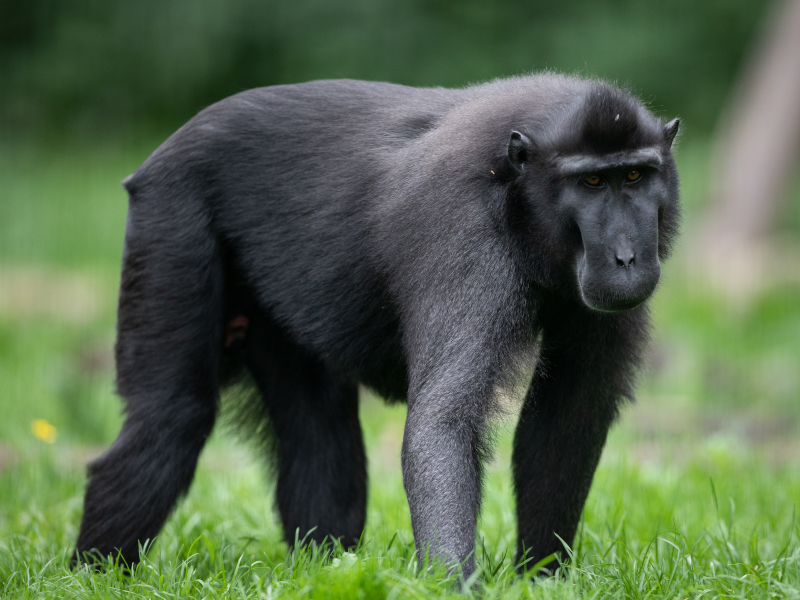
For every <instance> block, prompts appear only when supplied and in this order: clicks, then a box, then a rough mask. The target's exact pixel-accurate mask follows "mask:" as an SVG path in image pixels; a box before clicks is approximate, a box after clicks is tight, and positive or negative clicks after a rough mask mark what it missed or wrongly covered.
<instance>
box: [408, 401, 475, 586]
mask: <svg viewBox="0 0 800 600" xmlns="http://www.w3.org/2000/svg"><path fill="white" fill-rule="evenodd" d="M451 402H456V400H455V399H451V400H444V399H443V398H442V397H438V398H433V397H430V396H428V397H427V398H418V399H416V400H412V401H410V402H409V410H408V416H407V418H406V428H405V435H404V437H403V451H402V464H403V483H404V485H405V489H406V494H407V496H408V505H409V508H410V509H411V525H412V527H413V529H414V540H415V542H416V546H417V557H418V559H419V561H420V564H422V563H423V562H424V561H425V558H426V557H427V556H428V555H430V557H431V558H432V559H437V558H438V559H439V560H442V561H444V562H445V563H447V564H449V565H451V566H452V567H453V568H458V567H460V568H461V573H462V575H463V577H464V578H467V577H469V576H470V575H471V574H472V572H473V571H474V570H475V559H474V549H475V527H476V521H477V518H478V512H479V510H480V499H481V480H482V461H481V455H482V447H481V430H482V429H483V423H482V418H480V416H473V415H464V414H458V413H459V412H460V411H458V410H453V408H454V406H453V405H450V406H448V404H449V403H451Z"/></svg>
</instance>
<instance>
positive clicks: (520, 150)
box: [508, 131, 533, 173]
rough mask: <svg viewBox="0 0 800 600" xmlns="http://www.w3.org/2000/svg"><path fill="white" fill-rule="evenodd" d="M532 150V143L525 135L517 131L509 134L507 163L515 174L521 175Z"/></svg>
mask: <svg viewBox="0 0 800 600" xmlns="http://www.w3.org/2000/svg"><path fill="white" fill-rule="evenodd" d="M532 150H533V143H532V142H531V140H530V138H529V137H528V136H527V135H525V134H524V133H520V132H519V131H512V132H511V139H510V140H508V161H509V162H510V163H511V166H512V167H514V169H515V170H516V171H517V172H519V173H522V170H523V168H524V167H525V163H526V162H528V159H529V158H530V155H531V151H532Z"/></svg>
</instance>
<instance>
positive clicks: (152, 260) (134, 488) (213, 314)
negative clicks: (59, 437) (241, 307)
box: [76, 198, 223, 564]
mask: <svg viewBox="0 0 800 600" xmlns="http://www.w3.org/2000/svg"><path fill="white" fill-rule="evenodd" d="M198 205H199V203H194V204H192V203H190V202H187V203H186V205H185V206H183V205H182V206H181V208H180V211H182V212H183V213H186V214H178V215H175V214H174V213H175V212H176V209H175V207H174V206H171V205H170V204H169V203H166V202H165V203H163V208H162V207H161V206H160V205H158V204H157V203H153V202H150V203H149V204H148V203H147V199H146V198H145V199H141V201H140V200H139V199H137V200H135V201H132V202H131V207H130V210H129V213H128V224H127V231H126V249H125V254H124V257H123V272H122V283H121V288H120V299H119V311H118V322H117V345H116V359H117V388H118V392H119V394H120V395H121V396H122V397H123V399H124V400H125V404H126V412H127V418H126V421H125V424H124V426H123V428H122V431H121V433H120V434H119V437H118V438H117V440H116V441H115V442H114V444H113V445H112V446H111V448H110V449H109V450H108V452H106V454H104V455H103V456H102V457H101V458H99V459H98V460H96V461H95V462H93V463H92V464H91V465H90V467H89V484H88V486H87V490H86V496H85V501H84V513H83V519H82V522H81V529H80V534H79V537H78V543H77V548H76V555H77V556H76V558H81V559H82V558H88V556H87V554H89V555H92V560H93V559H95V558H97V557H98V556H99V557H106V556H109V555H112V556H114V557H116V555H117V553H121V557H122V559H124V561H125V562H127V563H128V564H131V563H134V562H136V561H137V560H138V558H139V545H140V544H142V543H144V542H145V541H146V540H152V539H153V538H154V537H155V536H156V534H158V532H159V530H160V529H161V527H162V525H163V524H164V522H165V520H166V519H167V517H168V516H169V513H170V512H171V510H172V509H173V507H174V506H175V503H176V501H177V499H178V497H179V496H181V495H182V494H184V493H185V492H186V491H187V490H188V488H189V486H190V484H191V482H192V479H193V476H194V471H195V468H196V465H197V459H198V456H199V453H200V451H201V449H202V447H203V445H204V443H205V440H206V438H207V437H208V435H209V434H210V432H211V430H212V427H213V425H214V420H215V416H216V411H217V398H218V393H219V392H218V387H219V386H218V365H219V351H220V350H219V348H220V344H221V341H220V338H221V320H222V309H221V305H222V296H223V292H222V289H223V282H222V279H223V278H222V266H221V259H220V255H219V249H218V246H217V243H216V240H215V239H214V237H213V234H212V233H211V231H210V227H209V223H208V220H207V219H205V217H204V215H203V212H202V210H201V208H200V207H199V206H198ZM168 211H172V212H171V213H168ZM180 211H179V212H180Z"/></svg>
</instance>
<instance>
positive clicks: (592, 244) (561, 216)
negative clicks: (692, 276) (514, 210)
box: [508, 107, 680, 312]
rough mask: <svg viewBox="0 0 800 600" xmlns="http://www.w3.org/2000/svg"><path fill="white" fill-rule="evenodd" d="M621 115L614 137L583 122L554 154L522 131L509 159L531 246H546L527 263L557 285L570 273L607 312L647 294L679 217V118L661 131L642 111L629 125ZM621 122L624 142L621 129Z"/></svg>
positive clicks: (587, 300) (584, 297)
mask: <svg viewBox="0 0 800 600" xmlns="http://www.w3.org/2000/svg"><path fill="white" fill-rule="evenodd" d="M617 110H619V113H617V114H616V117H614V116H611V117H608V116H607V117H608V118H606V121H609V122H610V123H611V126H610V127H609V128H607V129H608V131H599V132H597V131H592V132H590V133H591V135H589V134H587V133H586V130H587V128H588V129H592V127H594V128H595V129H597V127H596V123H594V121H591V122H590V123H589V125H591V127H589V125H587V124H586V123H584V124H583V126H582V127H579V128H578V129H577V133H576V134H574V135H572V137H573V138H574V140H577V141H574V140H571V139H570V134H569V128H568V127H565V128H564V129H565V130H566V131H567V134H561V135H560V136H558V137H557V138H556V140H557V141H556V143H555V144H554V146H553V147H550V148H545V147H542V146H540V145H537V144H536V143H535V142H534V141H533V140H532V139H531V137H529V136H527V135H525V134H523V133H521V132H519V131H516V130H515V131H512V134H511V138H510V140H509V142H508V161H509V163H510V164H511V166H512V167H513V169H514V171H515V172H516V173H517V177H518V179H517V181H518V182H520V183H521V185H522V189H523V190H524V196H525V197H526V206H527V207H528V214H529V215H530V216H529V223H530V224H531V225H529V226H530V227H531V231H532V233H533V235H532V236H531V237H530V238H529V239H530V241H531V245H532V246H536V245H537V243H538V245H539V247H540V249H539V251H538V252H533V253H531V261H530V262H531V263H534V264H536V263H538V264H542V263H549V264H548V265H547V269H546V271H549V272H551V273H559V276H558V277H556V278H555V279H556V280H558V281H559V282H561V284H562V285H563V282H564V281H565V280H566V277H567V276H568V275H570V276H571V277H572V280H571V281H574V282H576V284H577V286H576V287H577V293H578V295H579V297H580V299H581V301H582V302H583V303H584V304H585V305H586V306H588V307H589V308H591V309H593V310H599V311H604V312H616V311H621V310H630V309H633V308H636V307H637V306H639V305H640V304H641V303H642V302H644V301H645V300H647V299H648V298H649V297H650V295H651V294H652V293H653V291H654V290H655V288H656V286H657V285H658V280H659V278H660V277H661V260H663V259H664V258H666V256H667V254H668V253H669V249H670V242H671V240H672V239H673V238H674V236H675V233H676V231H677V227H678V220H679V212H680V209H679V203H678V178H677V171H676V169H675V163H674V160H673V158H672V153H671V146H672V142H673V140H674V138H675V135H676V133H677V130H678V125H679V121H678V120H677V119H674V120H673V121H670V122H669V123H667V124H665V125H662V124H661V123H660V122H659V121H657V120H656V119H654V118H653V117H651V116H648V115H646V114H644V113H635V114H633V116H630V115H629V116H628V119H627V120H628V121H630V123H628V124H625V123H624V121H625V119H620V118H619V115H620V114H624V112H625V111H624V107H623V108H619V109H614V110H613V111H612V113H614V112H616V111H617ZM588 114H589V116H592V115H591V111H588ZM593 118H594V117H593ZM598 118H599V117H598ZM640 121H643V122H640ZM618 123H623V125H624V128H625V129H624V131H623V132H622V134H625V135H622V134H620V133H619V132H615V130H614V128H615V127H617V124H618ZM601 129H602V128H601ZM638 130H648V131H649V139H647V138H645V136H639V138H636V136H634V135H631V134H630V132H631V131H633V132H634V133H635V132H636V131H638ZM615 137H616V138H619V139H616V140H615ZM609 139H611V140H612V141H614V143H613V144H612V143H608V140H609ZM587 140H588V141H587ZM592 140H594V141H593V142H592ZM643 141H645V142H649V143H642V142H643ZM590 142H592V143H590ZM548 172H549V173H550V176H549V177H547V176H546V175H545V173H548ZM544 179H548V180H549V181H550V184H549V185H550V186H551V187H550V189H549V190H548V191H544V189H543V187H542V186H540V185H537V182H540V181H542V180H544ZM543 198H547V199H548V200H544V199H543ZM543 234H544V235H543ZM547 234H549V235H547ZM541 240H546V241H545V242H544V243H543V242H542V241H541ZM543 246H544V247H545V250H546V251H543V250H542V249H541V248H542V247H543ZM569 287H572V283H571V282H570V284H569ZM573 289H574V288H573ZM571 291H572V290H569V292H571Z"/></svg>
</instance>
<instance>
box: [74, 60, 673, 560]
mask: <svg viewBox="0 0 800 600" xmlns="http://www.w3.org/2000/svg"><path fill="white" fill-rule="evenodd" d="M675 131H676V125H675V124H674V123H673V124H670V125H669V126H668V127H666V126H665V125H664V124H663V123H662V122H661V121H660V120H658V119H656V118H655V117H653V116H652V115H651V114H650V113H649V112H647V110H645V109H644V108H643V107H642V106H641V105H640V104H639V103H638V102H637V101H636V100H634V99H633V98H631V97H630V96H628V95H627V94H625V93H623V92H621V91H620V90H618V89H617V88H614V87H612V86H610V85H608V84H605V83H601V82H596V81H588V80H580V79H575V78H570V77H563V76H557V75H551V74H543V75H535V76H530V77H521V78H515V79H509V80H502V81H496V82H493V83H489V84H486V85H481V86H475V87H470V88H466V89H462V90H446V89H414V88H407V87H402V86H397V85H390V84H382V83H365V82H356V81H318V82H312V83H307V84H301V85H292V86H278V87H270V88H262V89H256V90H251V91H248V92H244V93H241V94H238V95H236V96H233V97H231V98H228V99H226V100H223V101H222V102H219V103H218V104H215V105H214V106H211V107H209V108H208V109H206V110H204V111H203V112H201V113H200V114H199V115H198V116H197V117H195V118H194V119H193V120H192V121H190V122H189V123H188V124H187V125H185V126H184V127H183V128H181V129H180V130H179V131H178V132H176V133H175V134H174V135H173V136H172V137H170V138H169V140H167V141H166V142H165V143H164V144H163V145H162V146H161V147H160V148H158V150H156V151H155V152H154V153H153V155H152V156H150V158H148V159H147V161H145V163H144V164H143V165H142V166H141V167H140V168H139V170H138V171H136V173H134V174H133V175H132V176H131V177H130V178H129V179H128V180H127V181H126V182H125V185H126V187H127V189H128V191H129V193H130V208H129V217H128V225H127V231H126V250H125V255H124V260H123V262H124V264H123V273H122V285H121V291H120V300H119V321H118V340H117V382H118V388H119V393H120V395H121V396H123V398H124V399H125V401H126V403H127V415H128V416H127V421H126V423H125V426H124V428H123V431H122V433H121V434H120V436H119V438H118V439H117V441H116V442H115V443H114V445H113V446H112V447H111V449H110V450H109V451H108V452H107V453H106V454H105V455H104V456H103V457H102V458H100V459H99V460H97V461H96V462H95V463H93V464H92V465H91V467H90V470H89V472H90V482H89V486H88V489H87V493H86V503H85V510H84V515H83V522H82V525H81V533H80V537H79V540H78V545H77V552H78V554H79V555H82V554H83V553H86V552H89V551H92V550H96V551H97V552H99V553H100V554H101V555H107V554H109V553H113V552H115V551H116V550H120V551H121V552H122V555H123V557H124V558H125V559H126V560H127V561H128V562H133V561H135V560H137V558H138V552H137V548H138V544H139V542H142V541H144V540H145V539H148V538H152V537H153V536H155V535H156V534H157V533H158V531H159V529H160V527H161V526H162V525H163V523H164V520H165V519H166V518H167V516H168V515H169V512H170V511H171V510H172V508H173V506H174V504H175V502H176V500H177V498H178V497H179V496H180V495H181V494H182V493H184V492H185V491H186V490H187V488H188V486H189V484H190V482H191V480H192V476H193V473H194V470H195V466H196V462H197V457H198V454H199V452H200V450H201V449H202V446H203V443H204V441H205V439H206V437H207V436H208V434H209V432H210V431H211V429H212V426H213V424H214V419H215V415H216V413H217V403H218V397H219V389H220V387H221V386H224V385H226V383H229V382H230V381H233V380H235V379H236V378H237V373H239V372H241V371H242V370H246V371H247V372H249V374H250V376H251V378H252V379H253V380H254V381H255V382H256V384H257V387H258V390H259V392H260V397H261V398H262V399H263V412H264V414H266V415H268V418H269V422H270V428H271V429H272V431H273V432H274V435H275V440H276V443H275V447H276V454H277V472H278V490H277V496H278V500H277V503H278V508H279V512H280V515H281V519H282V521H283V525H284V532H285V536H286V539H287V541H288V542H290V543H291V542H292V541H293V540H294V538H295V533H296V531H297V532H298V533H299V536H300V537H301V538H302V537H303V536H304V535H306V533H307V532H308V531H309V530H311V529H313V528H316V529H314V530H313V532H312V533H311V535H310V539H314V540H318V541H319V540H322V539H323V538H324V537H325V536H332V537H339V538H341V539H342V540H343V541H344V542H345V543H353V542H354V541H355V540H357V539H358V538H359V536H360V535H361V531H362V529H363V526H364V518H365V509H366V508H365V507H366V461H365V456H364V448H363V443H362V439H361V431H360V427H359V423H358V406H357V384H358V383H359V382H360V383H363V384H365V385H367V386H370V387H371V388H373V389H375V390H376V391H377V392H378V393H380V394H381V395H383V396H385V397H387V398H395V399H404V398H407V400H408V417H407V422H406V430H405V438H404V441H403V453H402V462H403V479H404V483H405V487H406V491H407V493H408V500H409V506H410V509H411V518H412V524H413V526H414V535H415V539H416V542H417V548H418V552H420V555H421V556H422V555H424V554H425V553H426V552H428V551H430V552H431V554H432V555H434V556H438V557H440V558H442V559H444V560H446V561H451V562H452V563H460V564H461V565H462V569H463V573H464V574H465V575H466V574H469V573H470V572H471V571H472V570H473V568H474V564H473V558H472V552H473V549H474V537H475V523H476V519H477V516H478V512H479V506H480V497H481V479H482V459H483V458H484V456H485V453H486V452H487V450H488V444H487V430H488V427H489V420H490V418H491V416H492V415H493V414H494V413H496V412H497V410H498V402H497V399H498V397H499V396H500V395H502V392H503V390H505V389H509V388H514V387H515V385H517V386H518V384H519V381H520V379H521V378H523V377H531V376H532V382H531V383H530V385H529V386H527V381H525V384H526V387H529V390H528V393H527V396H526V398H525V402H524V406H523V409H522V417H521V420H520V424H519V428H518V430H517V435H516V439H515V444H514V461H513V463H514V464H513V470H514V484H515V488H516V492H517V514H518V517H519V546H520V552H521V553H522V552H526V553H527V557H528V558H530V559H532V560H533V561H534V562H535V561H537V560H539V559H541V558H542V557H544V556H547V555H549V554H550V553H551V552H554V551H558V550H559V549H560V542H559V541H558V539H557V537H556V534H557V535H559V536H561V538H563V539H564V540H566V541H567V542H570V541H571V540H572V537H573V535H574V533H575V529H576V526H577V523H578V519H579V515H580V513H581V510H582V507H583V504H584V501H585V499H586V495H587V493H588V491H589V487H590V484H591V480H592V476H593V473H594V470H595V467H596V465H597V461H598V459H599V456H600V452H601V450H602V447H603V444H604V442H605V438H606V433H607V431H608V428H609V426H610V424H611V423H612V421H613V420H614V417H615V416H616V414H617V410H618V406H619V403H620V401H621V400H622V399H623V398H626V397H631V395H632V385H633V377H634V374H635V371H636V368H637V366H638V365H639V363H640V360H641V353H642V348H643V345H644V344H645V342H646V339H647V331H648V319H647V311H646V305H643V304H642V303H643V302H644V301H645V300H646V299H647V297H648V296H649V295H650V293H651V292H652V291H653V288H654V287H655V283H656V282H657V280H658V275H659V273H660V267H659V259H663V258H665V257H666V255H667V253H668V251H669V248H670V244H671V241H672V238H673V237H674V234H675V232H676V231H677V224H678V192H677V174H676V170H675V165H674V162H673V159H672V156H671V153H670V144H671V142H672V138H673V137H674V133H675ZM634 169H635V170H636V172H641V173H642V174H643V176H642V178H641V180H639V181H637V182H635V183H632V182H631V181H629V180H626V179H625V177H626V176H627V175H626V173H630V171H631V170H634ZM594 173H598V174H599V175H600V176H602V182H603V184H602V185H600V186H588V185H587V184H586V181H589V180H587V179H586V176H587V175H591V174H594ZM592 181H594V180H592ZM620 311H623V312H620ZM537 340H541V342H540V345H539V347H538V349H537V347H536V346H537ZM537 352H538V354H539V355H540V360H539V363H538V366H536V369H535V371H534V372H533V374H532V375H531V373H530V372H529V371H527V372H526V369H525V365H526V364H529V363H531V360H532V358H533V357H534V356H535V355H536V354H537ZM526 373H527V374H526Z"/></svg>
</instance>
